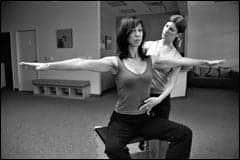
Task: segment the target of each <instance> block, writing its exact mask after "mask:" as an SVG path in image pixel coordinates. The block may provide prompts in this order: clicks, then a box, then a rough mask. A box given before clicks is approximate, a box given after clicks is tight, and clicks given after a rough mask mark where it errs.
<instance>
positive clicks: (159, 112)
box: [150, 94, 171, 119]
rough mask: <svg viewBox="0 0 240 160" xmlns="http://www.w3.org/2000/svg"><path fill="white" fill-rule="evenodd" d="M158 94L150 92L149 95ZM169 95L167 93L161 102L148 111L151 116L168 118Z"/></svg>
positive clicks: (155, 95)
mask: <svg viewBox="0 0 240 160" xmlns="http://www.w3.org/2000/svg"><path fill="white" fill-rule="evenodd" d="M158 96H159V94H151V97H158ZM170 99H171V98H170V95H168V96H167V97H166V98H165V99H164V100H163V101H162V102H161V103H159V104H158V105H156V106H154V107H153V108H152V110H151V112H150V114H151V115H152V116H154V117H155V116H157V117H161V118H164V119H169V113H170V109H171V101H170Z"/></svg>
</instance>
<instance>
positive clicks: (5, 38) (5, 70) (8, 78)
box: [0, 32, 13, 90]
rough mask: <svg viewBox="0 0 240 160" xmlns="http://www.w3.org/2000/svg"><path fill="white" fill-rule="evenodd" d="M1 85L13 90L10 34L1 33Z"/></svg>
mask: <svg viewBox="0 0 240 160" xmlns="http://www.w3.org/2000/svg"><path fill="white" fill-rule="evenodd" d="M0 40H1V41H0V44H1V49H0V50H1V83H2V81H4V82H3V83H4V84H5V85H4V87H6V88H8V89H11V90H13V72H12V60H11V59H12V58H11V45H10V33H9V32H1V34H0ZM2 74H3V75H2Z"/></svg>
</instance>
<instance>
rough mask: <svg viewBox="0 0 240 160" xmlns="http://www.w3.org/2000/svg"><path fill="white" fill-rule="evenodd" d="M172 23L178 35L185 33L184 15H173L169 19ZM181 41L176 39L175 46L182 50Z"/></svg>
mask: <svg viewBox="0 0 240 160" xmlns="http://www.w3.org/2000/svg"><path fill="white" fill-rule="evenodd" d="M169 21H170V22H173V23H174V24H175V26H176V28H177V31H178V33H184V32H185V29H186V21H185V19H184V17H183V16H182V15H172V16H171V17H170V18H169ZM181 41H182V40H181V39H178V38H175V39H174V41H173V45H174V47H175V48H176V49H179V48H180V45H181V43H182V42H181Z"/></svg>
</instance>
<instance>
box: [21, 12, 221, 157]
mask: <svg viewBox="0 0 240 160" xmlns="http://www.w3.org/2000/svg"><path fill="white" fill-rule="evenodd" d="M144 38H145V30H144V26H143V23H142V21H141V20H139V19H137V18H135V17H129V18H123V19H122V20H121V24H120V27H119V31H118V35H117V44H118V49H119V56H109V57H104V58H100V59H82V58H75V59H68V60H63V61H58V62H50V63H28V62H20V63H19V65H27V66H33V67H35V69H37V70H89V71H95V72H107V71H111V73H112V74H113V75H115V82H116V85H117V103H116V105H115V108H114V111H113V113H112V115H111V118H110V121H109V124H108V132H107V138H106V142H105V153H106V154H107V155H108V157H109V158H120V159H130V158H131V157H130V154H129V151H128V150H127V149H126V145H127V144H128V142H129V141H130V140H131V139H132V138H134V137H138V136H141V137H144V138H146V139H163V140H167V141H169V142H170V146H169V148H168V151H167V155H166V158H189V155H190V150H191V143H192V131H191V129H190V128H188V127H187V126H185V125H182V124H178V123H176V122H172V121H169V120H164V119H160V118H159V119H158V118H156V119H152V118H151V117H150V116H149V115H148V114H147V111H148V108H146V109H140V107H141V106H142V104H143V103H144V100H145V99H147V98H148V97H149V96H150V88H151V82H152V67H153V66H155V65H156V64H158V65H157V66H158V67H161V68H164V67H165V66H167V67H168V66H172V67H178V66H192V65H202V64H218V63H221V62H222V60H216V61H208V60H198V59H184V58H181V59H179V58H178V59H169V58H162V59H157V58H154V57H153V56H146V54H144V52H143V49H142V45H143V42H144Z"/></svg>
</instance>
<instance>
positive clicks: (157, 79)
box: [147, 40, 182, 94]
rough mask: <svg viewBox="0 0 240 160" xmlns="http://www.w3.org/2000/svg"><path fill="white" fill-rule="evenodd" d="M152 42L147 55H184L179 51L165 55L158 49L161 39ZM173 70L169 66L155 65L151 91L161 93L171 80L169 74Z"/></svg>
mask: <svg viewBox="0 0 240 160" xmlns="http://www.w3.org/2000/svg"><path fill="white" fill-rule="evenodd" d="M152 43H153V44H152V45H151V46H150V48H149V49H148V51H147V55H152V54H158V55H159V57H174V58H176V57H182V56H181V55H180V54H177V53H174V54H167V55H163V54H161V53H160V52H159V51H158V45H159V40H158V41H153V42H152ZM158 52H159V53H158ZM172 71H173V68H172V67H167V68H155V67H153V71H152V74H153V79H152V85H151V93H153V94H161V93H162V92H163V91H164V89H165V86H166V84H167V82H168V80H169V75H170V73H171V72H172Z"/></svg>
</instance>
